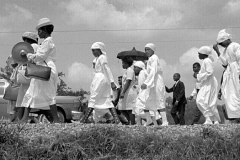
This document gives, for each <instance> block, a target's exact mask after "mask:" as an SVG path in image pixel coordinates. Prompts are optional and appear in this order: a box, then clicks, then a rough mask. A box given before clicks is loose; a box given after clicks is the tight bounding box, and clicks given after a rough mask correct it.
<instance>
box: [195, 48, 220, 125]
mask: <svg viewBox="0 0 240 160" xmlns="http://www.w3.org/2000/svg"><path fill="white" fill-rule="evenodd" d="M210 54H211V48H210V47H208V46H203V47H201V48H200V49H199V50H198V56H199V59H201V60H203V62H202V64H201V69H200V71H199V73H198V74H197V80H198V81H199V82H200V83H201V88H200V90H199V92H198V94H197V99H196V102H197V106H198V108H199V110H200V111H201V112H202V114H203V115H204V117H205V118H206V120H205V123H204V124H213V123H212V121H214V124H219V121H220V117H219V114H218V110H217V105H216V104H217V95H218V91H217V87H218V83H217V79H216V78H215V77H214V75H213V72H214V69H213V65H212V62H213V60H212V57H210V56H209V55H210ZM210 58H211V59H210Z"/></svg>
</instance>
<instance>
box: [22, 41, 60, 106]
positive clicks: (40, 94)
mask: <svg viewBox="0 0 240 160" xmlns="http://www.w3.org/2000/svg"><path fill="white" fill-rule="evenodd" d="M56 60H57V54H56V47H55V45H54V43H53V41H52V37H48V38H46V39H45V40H44V41H43V42H42V44H41V45H40V46H39V48H38V50H37V52H36V57H35V59H34V62H35V63H36V64H37V65H43V66H47V65H48V67H51V77H50V79H49V81H42V80H38V79H35V78H32V79H31V82H30V85H29V88H28V90H27V92H26V94H25V96H24V98H23V102H22V105H21V106H22V107H29V106H30V108H38V109H50V107H49V105H53V104H56V93H57V81H58V72H57V67H56V65H55V62H56ZM45 62H46V63H47V65H46V64H45Z"/></svg>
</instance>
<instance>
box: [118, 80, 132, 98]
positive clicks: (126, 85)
mask: <svg viewBox="0 0 240 160" xmlns="http://www.w3.org/2000/svg"><path fill="white" fill-rule="evenodd" d="M131 82H132V80H130V79H127V81H126V83H125V85H124V86H123V90H122V92H121V95H120V98H123V97H124V95H125V93H126V91H127V90H128V88H129V86H130V84H131Z"/></svg>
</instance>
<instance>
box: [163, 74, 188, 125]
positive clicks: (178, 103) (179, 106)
mask: <svg viewBox="0 0 240 160" xmlns="http://www.w3.org/2000/svg"><path fill="white" fill-rule="evenodd" d="M180 77H181V76H180V74H179V73H175V74H174V75H173V80H174V81H175V82H176V83H175V84H174V85H173V87H172V88H170V89H169V88H168V87H166V86H165V88H166V91H167V92H168V93H170V92H173V102H172V105H173V106H172V109H171V115H172V117H173V120H174V122H175V124H180V125H185V120H184V113H185V105H186V104H187V100H186V97H185V86H184V83H183V82H181V81H180ZM177 113H178V115H177Z"/></svg>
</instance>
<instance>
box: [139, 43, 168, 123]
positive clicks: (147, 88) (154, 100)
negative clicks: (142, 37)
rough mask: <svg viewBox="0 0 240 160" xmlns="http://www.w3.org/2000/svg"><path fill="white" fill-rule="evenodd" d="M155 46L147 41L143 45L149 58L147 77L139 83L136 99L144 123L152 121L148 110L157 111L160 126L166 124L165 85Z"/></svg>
mask: <svg viewBox="0 0 240 160" xmlns="http://www.w3.org/2000/svg"><path fill="white" fill-rule="evenodd" d="M155 50H156V47H155V45H154V44H152V43H148V44H147V45H146V46H145V52H146V54H147V55H148V57H149V59H148V61H147V68H146V72H147V77H146V79H145V81H144V83H143V84H142V85H141V92H144V93H139V94H140V95H141V96H139V97H138V99H139V100H140V101H141V103H142V105H139V107H142V109H143V110H144V112H145V114H146V117H147V122H146V125H149V124H151V123H152V119H151V116H150V113H149V110H152V111H158V112H159V113H160V115H161V117H162V121H163V124H162V126H167V125H168V121H167V116H166V108H165V85H164V82H163V78H162V69H161V67H160V60H159V58H158V56H157V55H156V54H154V52H155Z"/></svg>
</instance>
